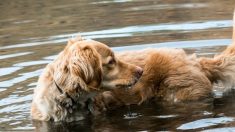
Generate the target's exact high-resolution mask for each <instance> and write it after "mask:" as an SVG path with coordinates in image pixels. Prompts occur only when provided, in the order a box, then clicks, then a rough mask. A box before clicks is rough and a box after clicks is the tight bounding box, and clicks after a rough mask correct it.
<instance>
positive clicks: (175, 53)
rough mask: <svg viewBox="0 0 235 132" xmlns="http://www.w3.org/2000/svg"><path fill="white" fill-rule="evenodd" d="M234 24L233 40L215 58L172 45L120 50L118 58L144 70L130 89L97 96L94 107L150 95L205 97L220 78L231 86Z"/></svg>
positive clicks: (167, 98)
mask: <svg viewBox="0 0 235 132" xmlns="http://www.w3.org/2000/svg"><path fill="white" fill-rule="evenodd" d="M234 21H235V16H234ZM233 26H234V29H233V44H232V45H231V46H229V47H228V48H227V49H226V50H225V51H224V52H223V53H221V54H220V55H217V56H215V57H214V58H203V57H202V58H197V57H196V55H186V53H185V52H184V50H182V49H169V48H159V49H146V50H141V51H127V52H121V53H118V54H117V57H118V58H120V59H122V60H123V61H126V62H129V63H132V64H134V65H137V66H140V67H142V68H143V70H144V73H143V75H142V76H141V78H140V79H139V81H138V82H137V83H136V84H135V85H134V86H133V87H132V88H131V89H130V90H126V89H115V90H113V91H107V92H104V93H102V94H100V95H99V96H97V97H96V99H95V101H94V104H95V105H94V108H95V109H96V110H97V111H102V110H106V109H112V108H115V107H118V106H121V105H128V104H140V103H142V102H143V101H145V100H147V99H149V98H155V99H157V100H165V101H168V102H184V101H198V100H204V99H207V98H210V97H212V88H213V84H214V83H216V82H219V81H221V82H222V83H223V84H224V87H225V88H231V87H232V86H234V83H235V24H233ZM101 100H102V101H101Z"/></svg>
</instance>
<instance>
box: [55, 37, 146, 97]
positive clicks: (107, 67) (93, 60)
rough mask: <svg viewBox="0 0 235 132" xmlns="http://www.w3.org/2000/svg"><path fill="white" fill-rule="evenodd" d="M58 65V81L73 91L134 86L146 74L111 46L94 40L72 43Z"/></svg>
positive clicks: (74, 41) (70, 42)
mask: <svg viewBox="0 0 235 132" xmlns="http://www.w3.org/2000/svg"><path fill="white" fill-rule="evenodd" d="M55 62H56V63H57V65H56V66H57V68H56V69H57V71H55V78H56V80H57V82H59V83H60V84H61V85H63V86H64V88H68V89H69V91H70V92H74V90H76V89H77V88H81V89H83V90H85V91H90V90H93V89H96V90H97V89H99V88H116V87H120V86H122V87H123V86H131V85H133V84H135V83H136V82H137V80H138V79H139V78H140V76H141V75H142V72H143V70H142V69H141V68H140V67H137V66H134V65H132V64H128V63H125V62H122V61H120V60H119V59H117V58H116V57H115V54H114V53H113V51H112V50H111V49H110V48H109V47H108V46H106V45H105V44H103V43H100V42H97V41H93V40H82V39H76V40H70V41H69V42H68V44H67V46H66V47H65V49H64V50H63V51H62V52H61V53H60V54H59V57H58V58H57V60H56V61H55ZM71 89H72V91H71ZM66 91H68V90H66Z"/></svg>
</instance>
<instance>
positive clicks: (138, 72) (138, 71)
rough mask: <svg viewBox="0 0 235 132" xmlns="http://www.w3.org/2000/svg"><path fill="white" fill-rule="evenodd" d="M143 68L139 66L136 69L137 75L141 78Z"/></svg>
mask: <svg viewBox="0 0 235 132" xmlns="http://www.w3.org/2000/svg"><path fill="white" fill-rule="evenodd" d="M143 72H144V71H143V69H142V68H140V67H137V69H136V73H137V77H138V78H140V77H141V76H142V74H143Z"/></svg>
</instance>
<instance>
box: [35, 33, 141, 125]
mask: <svg viewBox="0 0 235 132" xmlns="http://www.w3.org/2000/svg"><path fill="white" fill-rule="evenodd" d="M142 72H143V71H142V69H141V68H140V67H137V66H134V65H132V64H128V63H124V62H123V61H121V60H119V59H117V58H116V57H115V55H114V53H113V52H112V51H111V49H110V48H109V47H108V46H106V45H104V44H102V43H100V42H97V41H92V40H82V38H79V37H78V38H77V39H76V40H70V41H69V42H68V44H67V46H66V47H65V49H64V50H63V51H62V52H61V53H60V54H59V55H58V57H57V58H56V59H55V60H54V61H53V62H52V63H50V64H48V65H47V66H46V68H45V69H44V71H43V73H42V74H41V76H40V77H39V80H38V84H37V87H36V88H35V90H34V96H33V102H32V107H31V116H32V118H33V119H36V120H43V121H48V120H54V121H73V120H79V119H81V113H80V111H81V108H79V106H84V105H85V101H86V100H87V98H89V97H90V96H91V95H89V94H92V93H94V92H93V91H97V90H99V89H100V88H117V87H125V86H131V85H133V84H134V83H136V82H137V80H138V79H139V78H140V76H141V74H142Z"/></svg>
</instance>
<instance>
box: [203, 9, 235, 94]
mask: <svg viewBox="0 0 235 132" xmlns="http://www.w3.org/2000/svg"><path fill="white" fill-rule="evenodd" d="M199 62H200V64H201V67H202V71H204V72H205V74H206V76H207V77H208V78H209V79H210V81H211V82H212V83H215V82H218V81H221V82H222V83H223V84H224V86H225V88H226V89H228V88H232V87H233V86H235V10H234V14H233V36H232V44H231V45H229V46H228V47H227V49H225V50H224V51H223V52H222V53H221V54H220V55H218V56H215V57H214V58H200V59H199Z"/></svg>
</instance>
